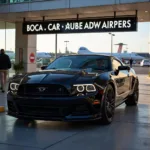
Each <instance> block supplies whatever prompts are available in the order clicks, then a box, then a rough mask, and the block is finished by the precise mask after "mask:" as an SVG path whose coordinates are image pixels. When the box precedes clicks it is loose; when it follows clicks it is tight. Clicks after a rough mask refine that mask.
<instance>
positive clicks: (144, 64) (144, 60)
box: [140, 59, 150, 67]
mask: <svg viewBox="0 0 150 150" xmlns="http://www.w3.org/2000/svg"><path fill="white" fill-rule="evenodd" d="M140 66H142V67H144V66H150V60H148V59H143V60H142V61H141V63H140Z"/></svg>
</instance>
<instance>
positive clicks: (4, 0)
mask: <svg viewBox="0 0 150 150" xmlns="http://www.w3.org/2000/svg"><path fill="white" fill-rule="evenodd" d="M37 1H48V0H0V4H14V3H27V2H37ZM50 1H54V0H50ZM68 1H69V0H68ZM70 1H71V2H73V1H76V0H70ZM77 1H78V2H79V1H80V0H77ZM85 1H86V0H85ZM87 1H91V0H87ZM101 1H103V0H101ZM106 1H109V0H106ZM147 1H150V0H114V3H118V4H119V3H132V2H147ZM106 3H107V2H106Z"/></svg>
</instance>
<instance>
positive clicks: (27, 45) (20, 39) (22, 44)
mask: <svg viewBox="0 0 150 150" xmlns="http://www.w3.org/2000/svg"><path fill="white" fill-rule="evenodd" d="M36 42H37V38H36V35H23V34H22V23H20V22H19V23H16V62H17V63H18V62H19V49H23V62H24V68H25V69H24V71H25V72H34V71H36ZM31 53H33V54H34V55H35V61H34V62H31V61H30V54H31Z"/></svg>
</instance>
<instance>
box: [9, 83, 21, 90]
mask: <svg viewBox="0 0 150 150" xmlns="http://www.w3.org/2000/svg"><path fill="white" fill-rule="evenodd" d="M18 87H19V84H18V83H10V89H11V90H12V91H17V90H18Z"/></svg>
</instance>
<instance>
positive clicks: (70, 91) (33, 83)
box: [7, 55, 139, 124]
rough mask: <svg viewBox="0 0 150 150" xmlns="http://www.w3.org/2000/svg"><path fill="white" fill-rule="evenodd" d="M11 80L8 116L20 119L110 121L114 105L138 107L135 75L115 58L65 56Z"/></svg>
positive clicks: (137, 88)
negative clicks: (40, 68) (123, 104)
mask: <svg viewBox="0 0 150 150" xmlns="http://www.w3.org/2000/svg"><path fill="white" fill-rule="evenodd" d="M42 69H43V70H42V71H39V72H34V73H29V74H26V75H24V76H23V77H20V78H16V79H13V80H12V81H11V82H10V84H9V90H8V95H7V97H8V99H7V100H8V114H9V115H11V116H14V117H17V118H20V119H36V120H57V121H58V120H61V121H81V120H82V121H83V120H100V121H102V122H103V123H105V124H109V123H111V122H112V120H113V117H114V111H115V107H117V106H119V105H121V104H122V103H123V102H125V103H126V105H127V106H130V105H137V103H138V95H139V82H138V77H137V75H136V74H135V72H134V70H133V69H130V68H129V67H128V66H125V65H124V64H123V63H122V62H121V61H119V60H118V59H116V58H115V57H111V56H105V55H69V56H62V57H59V58H57V59H56V60H55V61H53V62H52V63H51V64H49V65H48V66H43V67H42Z"/></svg>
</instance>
